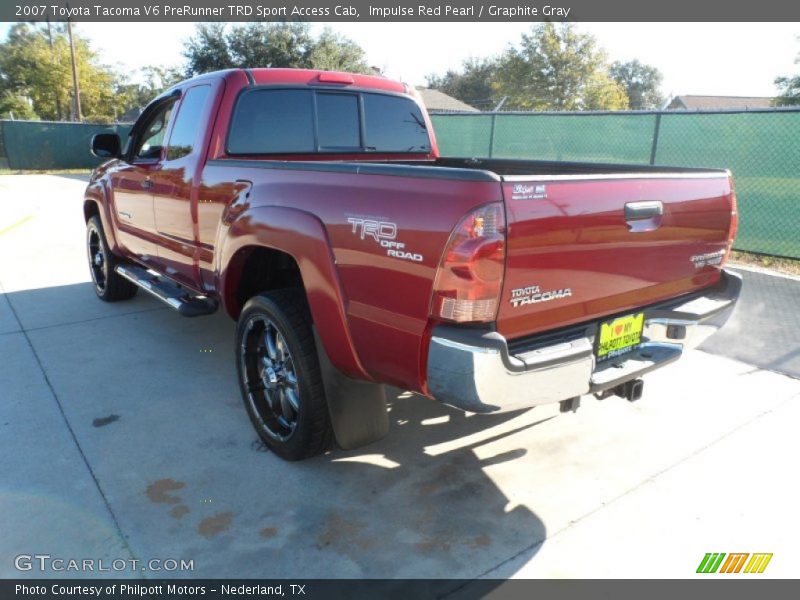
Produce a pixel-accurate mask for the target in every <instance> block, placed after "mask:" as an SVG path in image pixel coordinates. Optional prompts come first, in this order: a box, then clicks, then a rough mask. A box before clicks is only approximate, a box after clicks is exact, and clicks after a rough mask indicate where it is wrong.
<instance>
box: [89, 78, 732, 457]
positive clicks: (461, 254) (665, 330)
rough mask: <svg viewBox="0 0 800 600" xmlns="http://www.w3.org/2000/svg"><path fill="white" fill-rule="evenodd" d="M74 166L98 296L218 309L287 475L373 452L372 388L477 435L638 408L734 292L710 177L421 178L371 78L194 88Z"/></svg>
mask: <svg viewBox="0 0 800 600" xmlns="http://www.w3.org/2000/svg"><path fill="white" fill-rule="evenodd" d="M92 152H93V153H94V154H95V155H96V156H99V157H103V158H105V159H108V160H107V161H106V162H105V163H104V164H102V165H101V166H99V167H98V168H97V169H95V171H94V173H93V175H92V177H91V181H90V182H89V185H88V187H87V189H86V194H85V202H84V214H85V218H86V223H87V236H86V243H87V251H88V259H89V266H90V269H91V275H92V280H93V281H94V287H95V290H96V292H97V295H98V296H99V297H100V298H101V299H103V300H106V301H117V300H124V299H127V298H130V297H132V296H133V295H134V294H135V293H136V291H137V290H138V289H139V288H143V289H144V290H146V291H147V292H150V293H151V294H153V295H155V296H156V297H158V298H159V299H161V300H162V301H163V302H165V303H166V304H167V305H169V306H170V307H172V308H174V309H175V310H176V311H178V312H179V313H180V314H182V315H184V316H196V315H205V314H210V313H212V312H214V311H215V310H216V309H217V307H218V306H219V305H221V306H222V308H223V309H224V310H225V311H226V312H227V313H228V314H229V315H230V316H231V317H232V318H233V319H236V320H237V322H238V325H237V328H236V344H235V350H236V356H235V363H236V367H237V373H238V379H239V385H240V388H241V393H242V397H243V400H244V403H245V406H246V408H247V411H248V413H249V415H250V418H251V420H252V422H253V424H254V426H255V428H256V430H257V431H258V434H259V435H260V436H261V438H262V439H263V440H264V442H265V443H266V444H267V445H268V446H269V447H270V448H271V449H272V450H273V451H274V452H275V453H276V454H278V455H279V456H281V457H283V458H285V459H290V460H296V459H301V458H305V457H309V456H312V455H314V454H317V453H319V452H321V451H323V450H325V449H326V448H328V447H329V445H330V444H332V442H333V441H334V439H335V441H336V442H337V443H338V444H339V446H341V447H343V448H354V447H357V446H360V445H363V444H366V443H369V442H371V441H374V440H376V439H378V438H380V437H381V436H383V435H385V433H386V432H387V430H388V417H387V409H386V400H385V392H384V384H391V385H393V386H398V387H400V388H403V389H407V390H412V391H414V392H417V393H419V394H423V395H425V396H428V397H430V398H432V399H435V400H438V401H440V402H443V403H446V404H448V405H451V406H454V407H459V408H461V409H464V410H467V411H471V412H476V413H489V412H495V411H502V410H516V409H523V408H529V407H532V406H535V405H539V404H543V403H549V402H561V403H562V409H563V410H569V409H574V408H575V407H576V406H577V402H578V398H579V397H580V396H581V395H585V394H591V393H594V394H597V395H598V396H603V395H609V394H616V395H620V396H623V397H626V398H628V399H629V400H635V399H637V398H638V397H639V396H640V395H641V389H642V381H641V379H640V378H641V376H642V375H643V374H644V373H647V372H648V371H651V370H653V369H656V368H658V367H661V366H663V365H666V364H667V363H670V362H672V361H674V360H675V359H677V358H678V357H679V356H680V355H681V353H682V352H683V350H685V349H686V348H688V347H692V346H694V345H696V344H697V343H699V342H700V341H701V340H702V339H704V338H705V337H706V336H707V335H709V334H710V333H713V332H714V331H715V330H716V329H717V328H718V327H720V326H721V325H722V324H723V323H724V322H725V320H726V319H727V318H728V316H729V315H730V313H731V311H732V309H733V307H734V305H735V302H736V299H737V297H738V295H739V290H740V288H741V280H740V278H739V277H738V276H736V275H735V274H732V273H730V272H728V271H726V270H724V269H723V268H722V266H723V264H724V262H725V260H726V258H727V256H728V253H729V251H730V249H731V244H732V241H733V238H734V235H735V232H736V227H737V212H736V200H735V195H734V190H733V184H732V181H731V176H730V173H729V172H727V171H724V170H700V169H685V168H668V167H652V166H641V165H636V166H627V165H603V164H583V163H567V162H542V161H522V160H497V159H483V158H442V157H440V156H439V153H438V150H437V146H436V140H435V137H434V135H433V128H432V127H431V122H430V119H429V118H428V115H427V113H426V111H425V109H424V107H423V106H422V104H421V102H420V99H419V97H418V96H417V94H416V92H415V91H414V90H413V89H412V88H410V87H408V86H406V85H404V84H402V83H396V82H393V81H390V80H388V79H384V78H382V77H372V76H364V75H351V74H347V73H336V72H322V71H309V70H294V69H234V70H228V71H222V72H216V73H209V74H206V75H202V76H199V77H195V78H193V79H190V80H188V81H185V82H183V83H180V84H178V85H176V86H175V87H173V88H172V89H170V90H168V91H167V92H165V93H163V94H162V95H160V96H159V97H158V98H156V99H155V100H153V102H152V103H150V104H149V105H148V106H147V107H146V108H145V110H144V112H143V113H142V115H141V117H140V118H139V119H138V121H137V122H136V124H135V125H134V126H133V128H132V130H131V131H130V135H129V136H128V138H127V140H126V141H125V143H124V144H123V143H122V141H121V140H120V138H119V137H118V136H117V135H115V134H99V135H97V136H95V138H94V139H93V140H92Z"/></svg>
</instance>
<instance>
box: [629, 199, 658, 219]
mask: <svg viewBox="0 0 800 600" xmlns="http://www.w3.org/2000/svg"><path fill="white" fill-rule="evenodd" d="M663 214H664V205H663V204H662V203H661V201H660V200H643V201H641V202H628V203H626V204H625V220H626V221H641V220H642V219H652V218H653V217H660V216H662V215H663Z"/></svg>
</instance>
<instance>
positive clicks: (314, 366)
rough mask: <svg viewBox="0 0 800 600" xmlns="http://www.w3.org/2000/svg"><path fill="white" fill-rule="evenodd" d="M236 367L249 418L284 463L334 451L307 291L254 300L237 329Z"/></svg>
mask: <svg viewBox="0 0 800 600" xmlns="http://www.w3.org/2000/svg"><path fill="white" fill-rule="evenodd" d="M235 348H236V368H237V373H238V376H239V389H240V391H241V393H242V400H243V401H244V405H245V408H246V409H247V414H248V415H249V417H250V421H251V422H252V423H253V427H255V429H256V432H257V433H258V435H259V437H260V438H261V440H262V441H263V442H264V444H265V445H266V446H267V447H268V448H269V449H270V450H272V452H274V453H275V454H277V455H278V456H279V457H281V458H282V459H284V460H290V461H295V460H303V459H305V458H310V457H312V456H316V455H317V454H321V453H322V452H324V451H325V450H327V449H328V448H330V447H331V445H332V440H333V430H332V428H331V422H330V415H329V413H328V404H327V402H326V400H325V389H324V386H323V382H322V372H321V371H320V367H319V359H318V358H317V349H316V346H315V344H314V335H313V332H312V329H311V314H310V312H309V310H308V305H307V303H306V299H305V294H304V293H303V292H302V291H301V290H296V289H284V290H276V291H272V292H268V293H264V294H260V295H258V296H254V297H253V298H251V299H250V300H248V301H247V303H246V304H245V306H244V309H243V310H242V314H241V315H240V316H239V321H238V323H237V326H236V345H235Z"/></svg>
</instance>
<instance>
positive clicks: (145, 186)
mask: <svg viewBox="0 0 800 600" xmlns="http://www.w3.org/2000/svg"><path fill="white" fill-rule="evenodd" d="M141 185H142V189H143V190H151V189H153V182H152V181H150V180H149V179H143V180H142V184H141Z"/></svg>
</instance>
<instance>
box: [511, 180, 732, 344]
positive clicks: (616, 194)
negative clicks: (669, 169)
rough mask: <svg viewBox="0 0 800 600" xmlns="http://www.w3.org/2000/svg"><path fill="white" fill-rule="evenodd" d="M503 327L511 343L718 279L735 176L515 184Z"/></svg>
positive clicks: (517, 182) (683, 291)
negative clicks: (514, 340) (732, 181)
mask: <svg viewBox="0 0 800 600" xmlns="http://www.w3.org/2000/svg"><path fill="white" fill-rule="evenodd" d="M502 185H503V196H504V199H505V203H506V213H507V223H508V233H507V235H508V243H507V258H506V273H505V281H504V284H503V294H502V300H501V303H500V309H499V311H498V315H497V329H498V331H499V332H500V333H501V334H503V335H504V336H505V337H506V338H507V339H514V338H519V337H522V336H526V335H529V334H533V333H537V332H541V331H546V330H551V329H557V328H560V327H564V326H567V325H572V324H575V323H580V322H584V321H590V320H593V319H597V318H600V317H604V316H607V315H612V314H616V313H623V312H625V311H630V310H632V309H635V308H638V307H642V306H645V305H647V304H652V303H654V302H658V301H661V300H666V299H668V298H671V297H675V296H679V295H681V294H685V293H688V292H692V291H695V290H698V289H700V288H703V287H706V286H708V285H711V284H713V283H716V281H717V280H718V279H719V269H720V263H721V262H722V259H723V257H724V256H725V253H726V252H727V250H728V248H729V244H728V235H729V231H730V228H731V221H732V218H733V216H732V213H733V210H734V206H735V204H734V201H733V194H732V190H731V182H730V178H729V175H728V174H727V173H726V172H724V171H718V172H707V173H706V172H703V173H692V174H653V173H648V174H642V175H638V174H625V175H617V176H614V175H564V176H553V177H547V176H535V177H534V176H531V177H525V176H514V177H506V178H505V179H504V181H503V184H502Z"/></svg>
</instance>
